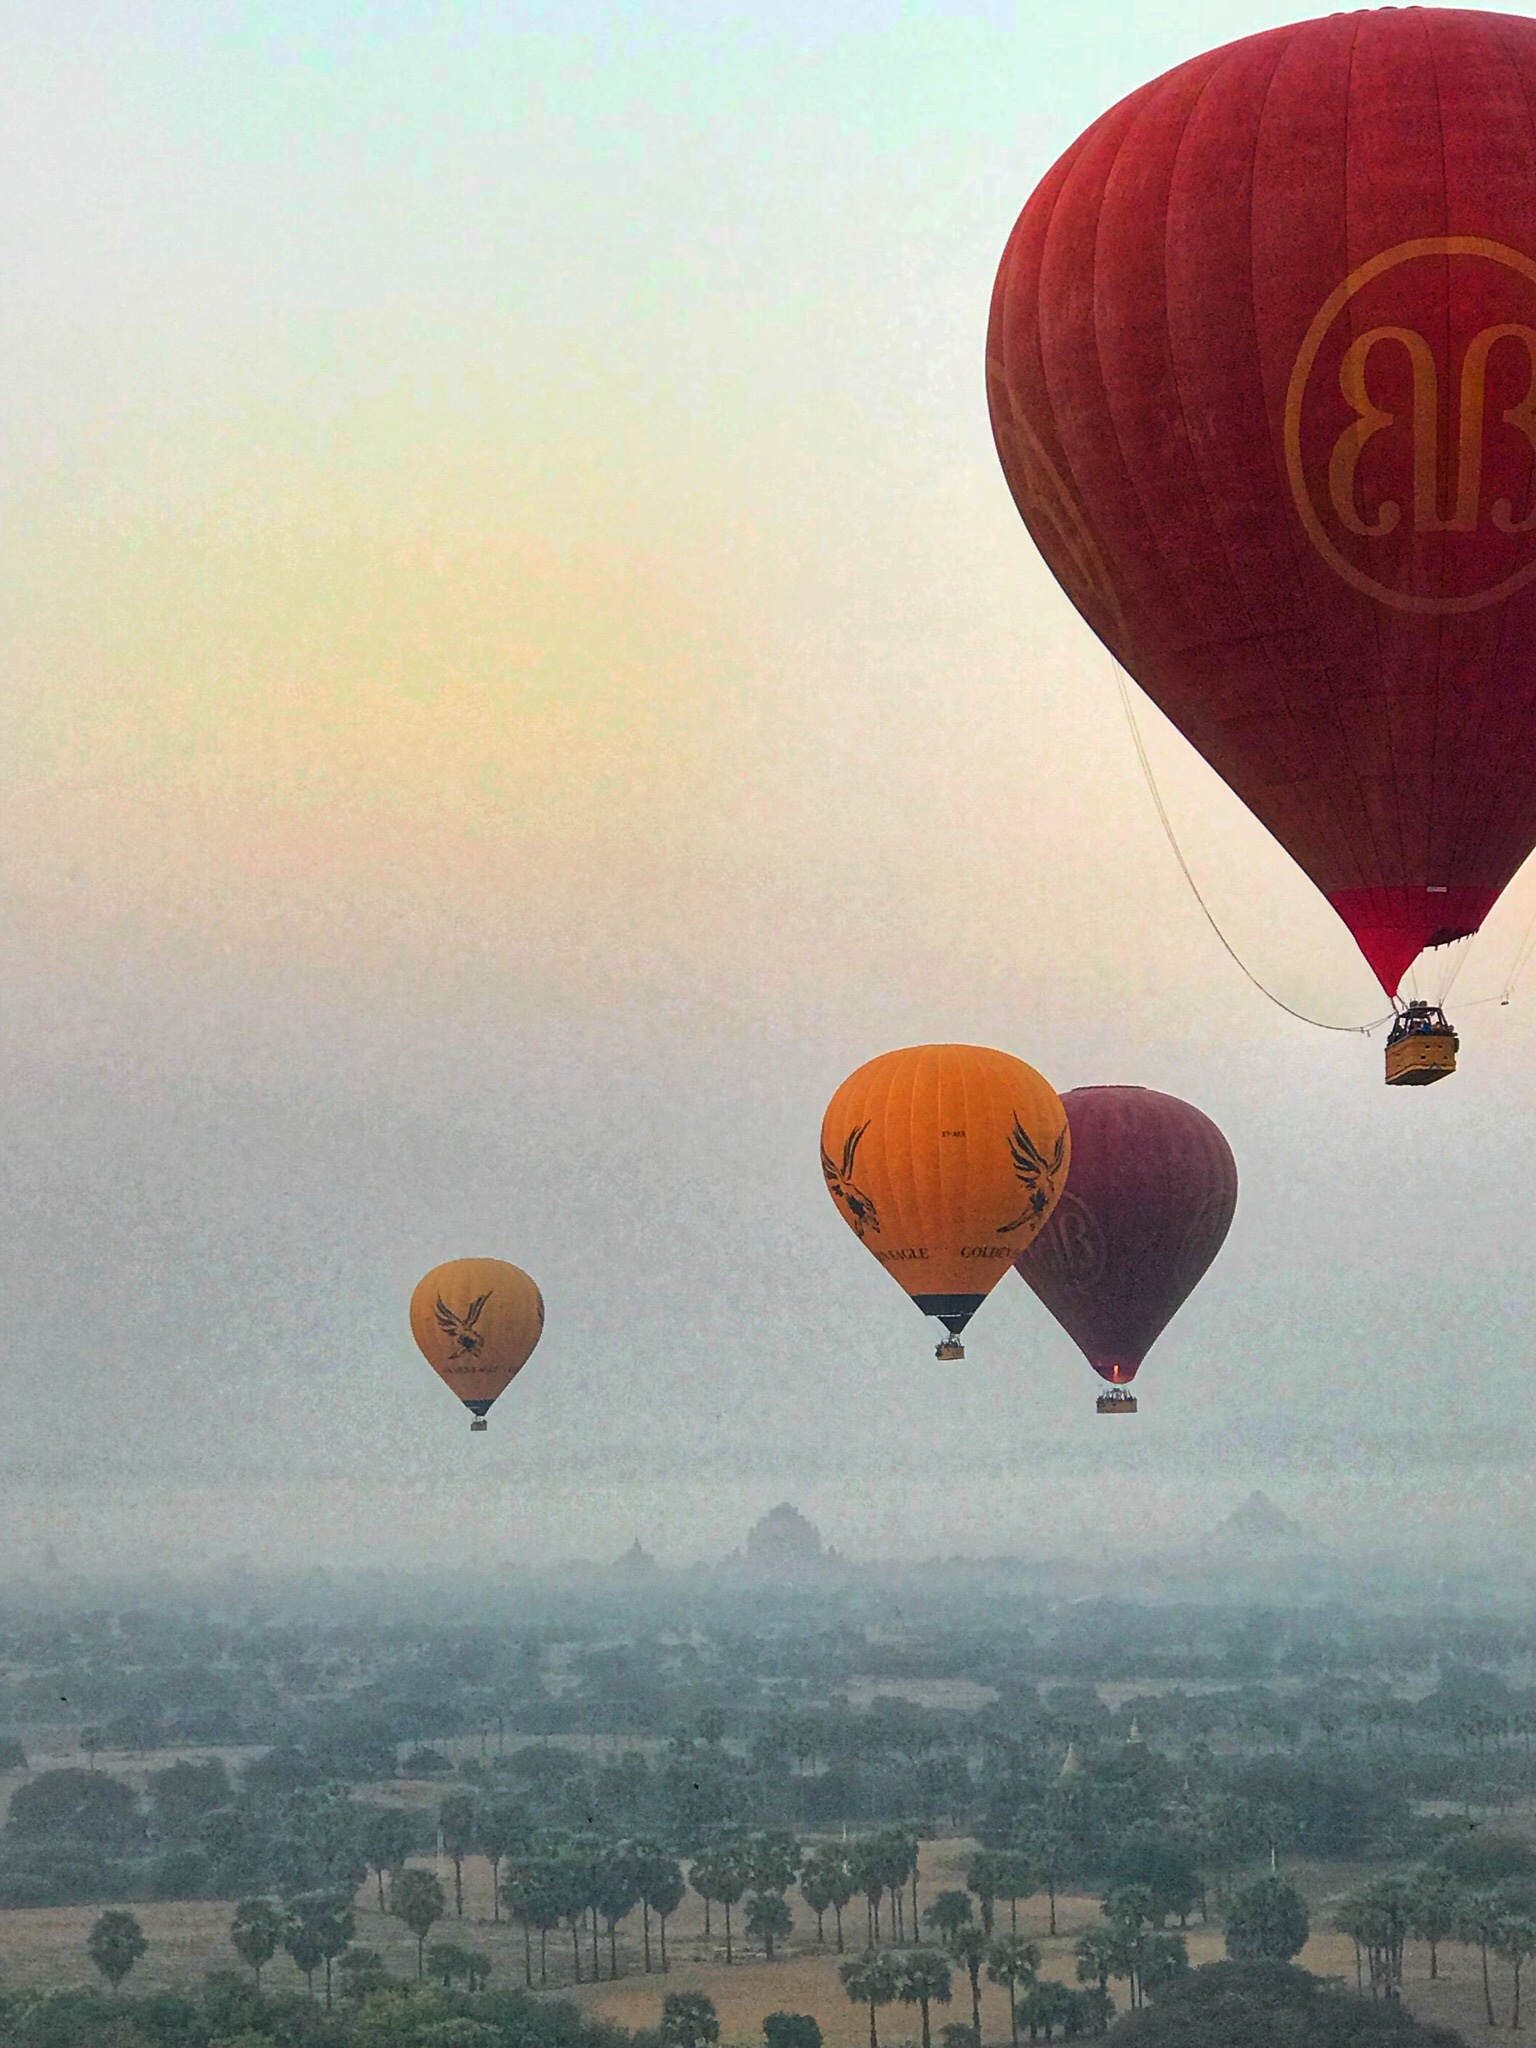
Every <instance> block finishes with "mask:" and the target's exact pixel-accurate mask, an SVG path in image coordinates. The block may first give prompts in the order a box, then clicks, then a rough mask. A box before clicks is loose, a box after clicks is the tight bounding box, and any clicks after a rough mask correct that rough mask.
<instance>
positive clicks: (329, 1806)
mask: <svg viewBox="0 0 1536 2048" xmlns="http://www.w3.org/2000/svg"><path fill="white" fill-rule="evenodd" d="M288 1764H289V1760H288V1759H287V1758H286V1757H285V1756H284V1755H283V1753H282V1752H278V1751H273V1752H270V1753H269V1754H268V1755H267V1756H265V1757H262V1758H258V1759H256V1760H255V1761H254V1762H252V1763H251V1764H249V1765H247V1766H246V1768H245V1769H244V1770H243V1771H242V1772H241V1773H240V1774H239V1777H238V1779H234V1778H232V1777H231V1775H230V1773H229V1771H228V1770H227V1769H226V1768H225V1766H224V1764H223V1763H222V1762H220V1761H219V1760H218V1759H217V1758H210V1759H208V1760H207V1761H204V1762H198V1763H188V1762H181V1763H175V1764H172V1765H170V1766H169V1767H168V1768H167V1769H165V1770H162V1771H154V1772H151V1773H150V1776H149V1784H148V1792H147V1794H146V1795H145V1796H144V1797H142V1798H141V1797H140V1796H139V1795H138V1794H137V1793H136V1792H135V1791H134V1790H133V1788H132V1787H131V1786H130V1785H128V1784H127V1783H126V1782H125V1781H124V1780H123V1779H121V1778H118V1777H115V1776H114V1775H113V1774H112V1773H110V1772H108V1771H101V1770H80V1769H73V1768H69V1769H64V1770H55V1771H44V1772H41V1773H40V1774H39V1775H38V1776H37V1777H35V1778H33V1779H32V1780H30V1782H28V1783H26V1784H24V1785H22V1786H20V1787H19V1788H18V1790H17V1791H16V1792H15V1793H14V1794H13V1796H12V1798H11V1803H10V1810H9V1813H8V1815H7V1818H6V1824H5V1829H4V1833H3V1835H0V1907H3V1906H46V1905H68V1904H77V1903H79V1904H88V1903H92V1902H95V1901H100V1900H116V1899H130V1898H162V1899H187V1898H229V1897H232V1896H237V1895H239V1894H242V1893H250V1892H255V1891H277V1892H282V1893H285V1894H293V1893H299V1892H313V1891H322V1890H343V1891H344V1890H347V1889H348V1888H349V1887H351V1888H355V1886H356V1885H357V1884H359V1883H360V1882H361V1881H362V1878H363V1875H364V1873H365V1871H366V1870H367V1869H368V1868H369V1867H370V1866H371V1865H375V1866H376V1864H377V1863H378V1862H379V1861H380V1860H382V1862H383V1865H384V1867H385V1868H396V1867H399V1866H400V1865H402V1864H403V1863H404V1861H405V1859H406V1857H407V1856H408V1855H410V1854H412V1853H413V1852H416V1851H419V1850H421V1849H424V1848H426V1847H427V1846H428V1845H429V1844H430V1840H431V1817H430V1815H428V1814H424V1813H417V1814H411V1813H408V1812H405V1811H403V1810H401V1809H398V1808H396V1809H386V1808H380V1807H375V1806H370V1805H368V1804H366V1803H363V1802H360V1801H357V1800H354V1799H352V1798H350V1797H349V1796H348V1788H347V1785H346V1784H345V1782H343V1781H338V1780H328V1781H321V1782H316V1781H315V1780H314V1779H312V1778H311V1777H309V1776H308V1775H307V1774H301V1775H300V1776H299V1779H298V1781H297V1782H296V1781H295V1774H294V1772H293V1771H292V1770H290V1769H289V1768H288ZM381 1845H382V1846H381Z"/></svg>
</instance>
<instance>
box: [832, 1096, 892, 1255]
mask: <svg viewBox="0 0 1536 2048" xmlns="http://www.w3.org/2000/svg"><path fill="white" fill-rule="evenodd" d="M868 1129H869V1125H868V1123H867V1122H866V1123H862V1124H860V1125H859V1127H858V1129H857V1130H856V1131H850V1132H849V1133H848V1141H847V1143H846V1144H845V1145H844V1146H843V1163H842V1165H841V1166H839V1165H838V1163H837V1161H836V1160H835V1159H834V1158H833V1157H832V1155H831V1153H830V1152H828V1150H827V1148H826V1146H825V1145H823V1146H822V1148H821V1170H822V1172H823V1173H824V1174H825V1175H826V1180H827V1186H828V1187H829V1188H830V1189H831V1190H832V1199H833V1201H834V1202H840V1203H841V1204H842V1206H843V1208H844V1209H846V1210H847V1212H848V1221H849V1222H850V1223H851V1224H852V1225H853V1227H854V1229H855V1231H856V1232H857V1233H858V1235H859V1236H860V1237H863V1235H864V1232H865V1230H866V1229H868V1230H872V1231H874V1233H875V1235H876V1236H877V1237H878V1236H879V1234H880V1214H879V1211H878V1210H877V1209H876V1207H875V1205H874V1203H873V1202H872V1201H871V1200H870V1198H869V1196H868V1195H866V1194H865V1193H864V1190H863V1189H862V1188H859V1187H855V1186H854V1182H853V1162H854V1158H855V1156H856V1154H857V1152H858V1149H859V1140H860V1138H862V1137H863V1135H864V1133H865V1132H866V1131H867V1130H868Z"/></svg>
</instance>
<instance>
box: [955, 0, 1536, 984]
mask: <svg viewBox="0 0 1536 2048" xmlns="http://www.w3.org/2000/svg"><path fill="white" fill-rule="evenodd" d="M987 385H988V396H989V401H990V405H991V412H992V425H993V431H994V433H995V435H996V438H997V445H998V450H999V452H1000V454H1001V456H1002V462H1003V468H1004V470H1005V471H1006V473H1007V477H1008V482H1009V485H1010V487H1011V488H1012V491H1013V495H1014V498H1015V500H1016V501H1017V503H1018V507H1019V510H1020V512H1021V513H1022V515H1023V517H1024V521H1025V524H1026V525H1027V526H1028V528H1029V530H1030V532H1031V534H1032V535H1033V536H1034V539H1035V541H1036V543H1037V544H1038V546H1039V548H1040V551H1041V553H1042V554H1043V555H1044V556H1045V559H1046V561H1047V562H1048V563H1049V564H1050V566H1051V569H1052V570H1053V571H1054V573H1055V575H1056V577H1057V579H1058V580H1059V581H1060V582H1061V584H1062V585H1063V587H1064V588H1065V590H1066V591H1067V594H1068V595H1069V596H1070V598H1071V599H1072V602H1073V603H1074V604H1075V605H1076V606H1077V608H1078V610H1079V611H1080V612H1081V613H1082V615H1083V617H1084V618H1085V619H1086V620H1087V621H1088V623H1089V625H1090V626H1092V628H1093V630H1094V631H1095V632H1096V633H1097V634H1098V635H1099V637H1100V639H1101V640H1103V641H1104V642H1105V643H1106V644H1107V645H1108V646H1109V648H1110V649H1111V650H1112V651H1113V652H1114V654H1115V655H1116V656H1118V658H1119V660H1120V661H1121V662H1122V664H1123V665H1124V666H1125V668H1127V669H1128V670H1129V672H1130V673H1131V674H1132V675H1133V676H1134V677H1135V678H1136V680H1137V682H1139V683H1140V684H1141V686H1142V687H1143V689H1145V690H1146V691H1147V693H1148V695H1149V696H1151V697H1152V698H1153V699H1154V701H1155V702H1156V703H1157V704H1158V705H1159V706H1160V707H1161V708H1162V709H1163V711H1165V712H1166V713H1167V715H1168V716H1169V717H1170V718H1171V719H1172V720H1173V722H1174V724H1175V725H1177V726H1178V727H1179V729H1180V731H1182V732H1183V733H1184V734H1185V736H1186V737H1187V738H1188V739H1190V740H1191V741H1192V742H1193V743H1194V745H1195V746H1196V747H1198V748H1199V750H1200V752H1201V753H1202V754H1204V756H1205V757H1206V759H1207V760H1208V761H1209V762H1210V763H1211V765H1212V766H1213V767H1214V768H1215V769H1216V770H1217V771H1218V772H1219V773H1220V774H1221V775H1222V776H1223V777H1224V778H1225V779H1226V781H1227V782H1228V783H1230V785H1231V786H1232V788H1233V789H1234V790H1235V791H1236V792H1237V794H1238V796H1239V797H1241V798H1242V800H1243V802H1244V803H1245V804H1247V806H1248V807H1249V809H1250V810H1251V811H1253V812H1254V813H1255V814H1256V815H1257V816H1258V817H1259V818H1260V819H1262V821H1263V822H1264V824H1265V825H1267V826H1268V827H1269V829H1270V831H1271V832H1272V833H1273V834H1274V835H1275V837H1276V838H1277V839H1278V840H1279V841H1280V843H1281V845H1282V846H1284V847H1286V848H1287V849H1288V851H1289V852H1290V853H1291V854H1292V855H1293V856H1294V857H1295V859H1296V860H1297V861H1298V862H1299V863H1300V865H1301V866H1302V867H1303V868H1304V869H1305V871H1306V872H1307V874H1308V875H1310V876H1311V878H1312V880H1313V881H1314V882H1315V883H1316V884H1317V886H1318V887H1319V888H1320V889H1321V890H1323V891H1324V893H1325V894H1326V895H1327V897H1328V900H1329V902H1330V903H1332V905H1333V907H1334V908H1335V909H1336V910H1337V911H1338V913H1339V915H1340V916H1341V917H1342V918H1343V920H1344V922H1345V924H1347V925H1348V927H1349V929H1350V930H1351V932H1353V934H1354V936H1355V938H1356V940H1357V941H1358V943H1359V945H1360V948H1361V950H1362V951H1363V952H1364V954H1365V956H1366V958H1367V959H1368V960H1369V961H1370V963H1371V966H1372V967H1373V968H1374V969H1375V970H1376V973H1377V974H1378V976H1379V977H1380V979H1381V981H1382V984H1383V986H1384V987H1385V988H1386V989H1387V990H1388V992H1389V993H1392V992H1395V990H1396V988H1397V984H1398V982H1399V981H1400V979H1401V978H1402V976H1403V974H1404V972H1405V971H1406V969H1407V967H1408V965H1409V963H1410V962H1411V961H1412V959H1413V958H1414V956H1415V955H1416V954H1417V953H1418V952H1419V950H1420V948H1421V947H1424V946H1436V945H1442V944H1446V943H1448V942H1449V941H1450V940H1451V939H1454V938H1459V937H1461V936H1462V935H1464V934H1465V933H1467V932H1470V931H1475V930H1476V928H1477V927H1478V925H1479V924H1480V923H1481V922H1482V920H1483V918H1484V917H1485V916H1486V915H1487V913H1488V911H1489V909H1490V907H1491V906H1492V904H1493V902H1494V900H1495V898H1496V897H1497V896H1498V894H1499V892H1500V891H1501V890H1502V889H1503V888H1504V886H1505V884H1506V883H1507V882H1508V881H1509V879H1510V877H1511V876H1512V875H1513V874H1514V872H1515V870H1516V868H1518V867H1519V865H1520V863H1521V862H1522V861H1523V860H1524V859H1525V857H1526V855H1527V854H1528V853H1529V852H1530V851H1531V848H1532V846H1533V845H1536V474H1533V466H1536V21H1530V20H1526V19H1524V18H1523V17H1520V16H1515V15H1504V14H1481V13H1472V12H1467V11H1461V10H1456V11H1452V10H1449V9H1442V8H1417V7H1413V8H1405V9H1401V10H1397V9H1391V8H1387V9H1383V10H1381V11H1380V12H1368V13H1360V14H1334V15H1330V16H1329V17H1328V18H1327V19H1326V20H1320V21H1310V22H1302V23H1299V24H1297V25H1295V26H1292V27H1288V28H1279V29H1274V30H1271V31H1269V32H1268V33H1266V34H1263V35H1257V36H1250V37H1248V38H1247V39H1246V40H1244V41H1242V42H1238V43H1232V44H1230V45H1228V46H1227V47H1226V48H1225V49H1221V50H1215V51H1212V52H1211V53H1209V54H1208V55H1206V56H1203V57H1197V58H1195V59H1194V60H1193V61H1192V62H1190V63H1188V64H1182V65H1180V66H1179V67H1178V68H1177V69H1176V70H1174V71H1170V72H1168V73H1167V74H1166V76H1164V77H1162V78H1160V79H1157V80H1155V81H1154V82H1153V83H1152V84H1151V85H1148V86H1144V87H1143V88H1142V89H1141V90H1140V91H1139V92H1136V93H1133V94H1132V95H1131V96H1130V98H1129V99H1126V100H1123V101H1121V103H1120V104H1119V106H1117V107H1115V108H1113V109H1112V110H1111V111H1110V112H1109V113H1107V114H1105V115H1104V116H1103V117H1102V119H1100V120H1099V121H1097V122H1096V123H1095V124H1094V126H1093V127H1091V128H1090V129H1089V130H1088V132H1087V133H1086V134H1085V135H1084V136H1082V137H1081V138H1080V139H1079V140H1078V141H1077V142H1076V143H1074V144H1073V146H1072V148H1071V149H1069V150H1068V151H1067V153H1066V155H1065V156H1064V157H1063V158H1062V159H1061V161H1060V162H1059V163H1058V164H1057V165H1056V166H1055V168H1054V169H1053V170H1052V171H1051V172H1050V173H1049V175H1048V176H1047V177H1046V179H1045V180H1044V182H1043V183H1042V184H1041V186H1040V188H1039V190H1038V191H1037V192H1036V193H1035V195H1034V197H1033V198H1032V199H1031V200H1030V202H1029V204H1028V205H1027V206H1026V207H1025V209H1024V211H1023V213H1022V214H1021V215H1020V217H1019V221H1018V224H1017V226H1016V227H1015V229H1014V231H1013V235H1012V238H1011V240H1010V241H1009V244H1008V248H1007V251H1006V253H1005V255H1004V257H1003V261H1002V267H1001V269H1000V270H999V272H998V277H997V286H996V290H995V292H994V294H993V300H992V318H991V326H990V330H989V334H988V342H987Z"/></svg>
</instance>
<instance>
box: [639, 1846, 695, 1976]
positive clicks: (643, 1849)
mask: <svg viewBox="0 0 1536 2048" xmlns="http://www.w3.org/2000/svg"><path fill="white" fill-rule="evenodd" d="M632 1849H633V1854H634V1858H635V1881H636V1883H637V1885H638V1886H639V1890H640V1934H641V1940H642V1942H643V1944H644V1955H645V1972H646V1975H647V1976H649V1975H650V1971H651V1914H652V1913H653V1912H654V1911H655V1909H656V1894H657V1892H658V1891H665V1890H667V1889H668V1887H669V1886H670V1885H671V1883H672V1882H673V1880H674V1879H675V1880H676V1882H677V1886H678V1894H677V1899H676V1900H674V1901H673V1904H672V1905H671V1906H670V1907H669V1908H668V1911H669V1912H675V1911H676V1908H677V1903H678V1901H680V1900H681V1898H682V1895H683V1889H684V1886H683V1874H682V1870H681V1869H680V1867H679V1865H678V1862H677V1859H676V1858H675V1857H673V1856H669V1855H668V1854H667V1852H666V1850H665V1849H663V1848H662V1847H661V1845H660V1844H659V1843H657V1842H635V1843H634V1844H632Z"/></svg>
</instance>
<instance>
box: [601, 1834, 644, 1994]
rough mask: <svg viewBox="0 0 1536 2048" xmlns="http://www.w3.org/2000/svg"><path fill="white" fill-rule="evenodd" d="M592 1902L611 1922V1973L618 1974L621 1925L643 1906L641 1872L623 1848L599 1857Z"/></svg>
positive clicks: (609, 1962)
mask: <svg viewBox="0 0 1536 2048" xmlns="http://www.w3.org/2000/svg"><path fill="white" fill-rule="evenodd" d="M595 1876H596V1883H595V1885H594V1887H593V1902H594V1904H595V1905H596V1907H597V1910H598V1911H599V1912H600V1913H601V1914H602V1916H603V1918H604V1920H605V1921H606V1922H607V1923H608V1974H609V1976H610V1977H617V1976H618V1974H619V1931H618V1930H619V1922H620V1921H621V1920H623V1919H626V1918H627V1917H628V1915H629V1914H631V1913H633V1911H634V1910H635V1908H636V1906H638V1905H639V1903H640V1873H639V1870H638V1868H637V1866H636V1862H635V1858H634V1857H633V1855H632V1854H631V1853H630V1852H629V1850H628V1849H626V1848H624V1847H623V1846H622V1845H620V1846H619V1847H618V1848H616V1849H611V1850H610V1851H609V1852H608V1853H607V1855H605V1856H603V1857H600V1858H599V1860H598V1865H597V1869H596V1872H595Z"/></svg>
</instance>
